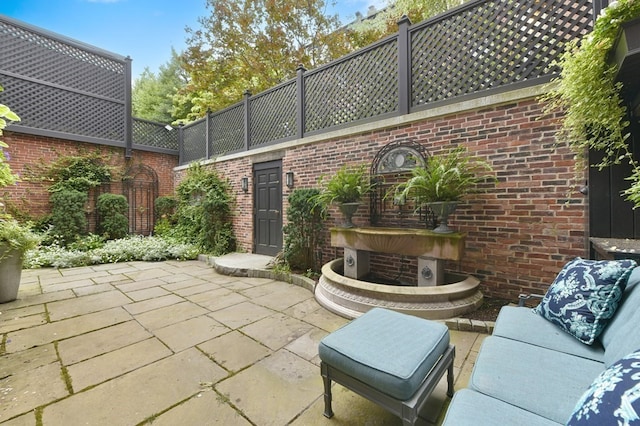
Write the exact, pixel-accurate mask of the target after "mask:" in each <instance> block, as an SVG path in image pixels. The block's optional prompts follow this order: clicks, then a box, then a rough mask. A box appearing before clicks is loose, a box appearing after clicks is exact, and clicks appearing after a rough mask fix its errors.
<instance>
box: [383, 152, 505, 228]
mask: <svg viewBox="0 0 640 426" xmlns="http://www.w3.org/2000/svg"><path fill="white" fill-rule="evenodd" d="M491 171H492V168H491V166H490V165H489V164H488V163H486V162H484V161H481V160H478V159H475V158H473V157H472V156H470V155H469V154H468V153H467V150H466V148H465V147H463V146H459V147H456V148H453V149H452V150H450V151H449V152H448V153H447V154H445V155H437V156H431V157H429V158H428V159H427V163H426V164H425V166H424V167H416V168H414V169H412V171H411V177H410V178H409V179H408V180H407V181H406V182H401V183H399V184H398V185H396V186H395V187H394V188H393V189H392V191H393V196H394V200H395V202H396V203H397V204H404V203H405V201H406V200H407V199H411V200H413V201H414V202H415V205H416V208H419V207H421V206H427V207H429V208H430V209H431V210H432V211H433V213H434V214H435V215H436V216H438V223H439V225H438V227H436V228H435V229H434V232H438V233H449V232H453V230H451V229H450V228H449V226H448V218H449V215H450V214H451V213H453V212H454V211H455V209H456V207H457V206H458V203H459V202H460V200H461V199H462V198H463V197H464V196H465V195H467V194H469V193H470V192H473V191H475V190H476V189H477V184H478V183H480V182H483V181H485V180H487V179H495V177H494V176H493V175H491V174H489V172H491Z"/></svg>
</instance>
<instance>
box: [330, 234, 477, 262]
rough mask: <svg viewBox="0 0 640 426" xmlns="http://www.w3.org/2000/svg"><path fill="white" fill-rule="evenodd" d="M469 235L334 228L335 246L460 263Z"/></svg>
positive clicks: (332, 238)
mask: <svg viewBox="0 0 640 426" xmlns="http://www.w3.org/2000/svg"><path fill="white" fill-rule="evenodd" d="M464 241H465V235H464V234H461V233H457V232H453V233H449V234H440V233H436V232H433V231H430V230H427V229H411V228H331V245H332V246H333V247H348V248H352V249H355V250H364V251H371V252H377V253H392V254H404V255H407V256H416V257H428V258H433V259H443V260H460V259H461V258H462V255H463V253H464V245H465V244H464Z"/></svg>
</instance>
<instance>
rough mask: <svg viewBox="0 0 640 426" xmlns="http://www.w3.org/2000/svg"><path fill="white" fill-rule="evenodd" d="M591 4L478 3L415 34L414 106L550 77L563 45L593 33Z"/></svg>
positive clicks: (549, 1) (584, 0)
mask: <svg viewBox="0 0 640 426" xmlns="http://www.w3.org/2000/svg"><path fill="white" fill-rule="evenodd" d="M591 14H592V6H591V2H589V1H587V0H579V1H576V2H566V1H552V0H534V1H525V0H518V1H513V0H511V1H498V0H495V1H487V2H474V3H473V4H472V5H471V6H470V7H467V8H466V9H464V10H462V11H460V12H459V13H456V14H454V15H448V16H445V17H444V18H443V19H441V20H438V21H429V22H427V23H426V25H424V26H420V27H419V28H416V29H414V30H412V33H411V49H412V64H411V69H412V104H413V106H417V105H423V104H427V103H430V102H436V101H441V100H446V99H450V98H453V97H456V96H461V95H465V94H469V93H474V92H479V91H482V90H485V89H489V88H492V87H498V86H504V85H508V84H511V83H516V82H520V81H524V80H528V79H534V78H537V77H541V76H545V75H549V74H551V73H552V72H555V71H557V70H556V69H551V68H550V66H551V65H550V64H551V62H552V61H553V60H555V59H557V58H558V57H559V55H560V54H561V53H562V46H563V45H564V43H565V42H566V41H568V40H570V39H573V38H576V37H580V36H581V35H583V34H584V33H586V32H587V31H588V30H590V28H591Z"/></svg>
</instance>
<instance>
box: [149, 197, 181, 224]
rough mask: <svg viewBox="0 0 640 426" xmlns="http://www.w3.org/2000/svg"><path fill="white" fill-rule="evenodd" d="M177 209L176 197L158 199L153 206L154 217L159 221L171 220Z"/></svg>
mask: <svg viewBox="0 0 640 426" xmlns="http://www.w3.org/2000/svg"><path fill="white" fill-rule="evenodd" d="M177 207H178V199H177V198H176V197H173V196H171V195H165V196H162V197H158V198H156V201H155V205H154V208H155V214H156V217H157V218H159V219H169V220H173V216H174V215H175V213H176V208H177Z"/></svg>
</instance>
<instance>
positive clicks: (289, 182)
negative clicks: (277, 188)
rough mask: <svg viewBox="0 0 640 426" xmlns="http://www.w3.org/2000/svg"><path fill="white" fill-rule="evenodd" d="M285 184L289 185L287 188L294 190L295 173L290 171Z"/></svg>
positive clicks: (285, 176)
mask: <svg viewBox="0 0 640 426" xmlns="http://www.w3.org/2000/svg"><path fill="white" fill-rule="evenodd" d="M284 182H285V184H286V185H287V188H293V172H292V171H288V172H287V173H285V175H284Z"/></svg>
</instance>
